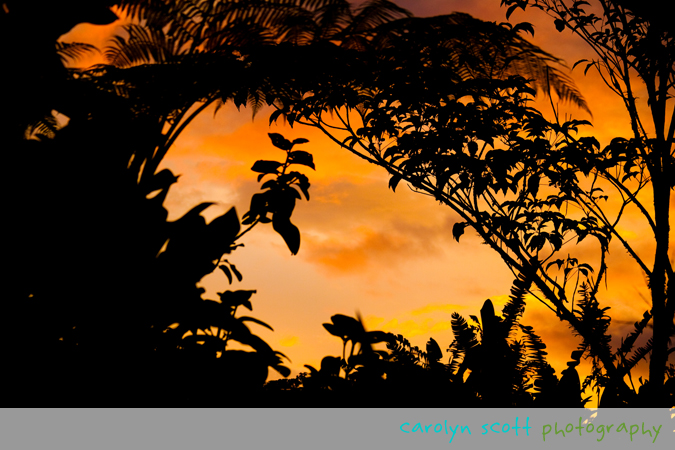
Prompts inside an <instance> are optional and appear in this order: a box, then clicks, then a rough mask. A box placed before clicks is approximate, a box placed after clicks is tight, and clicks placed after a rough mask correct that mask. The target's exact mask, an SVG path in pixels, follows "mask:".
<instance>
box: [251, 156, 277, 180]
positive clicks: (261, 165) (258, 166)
mask: <svg viewBox="0 0 675 450" xmlns="http://www.w3.org/2000/svg"><path fill="white" fill-rule="evenodd" d="M281 166H283V164H282V163H280V162H278V161H264V160H260V161H256V162H255V164H253V167H251V170H252V171H254V172H259V173H262V174H266V173H278V172H277V169H279V167H281ZM258 181H260V180H258Z"/></svg>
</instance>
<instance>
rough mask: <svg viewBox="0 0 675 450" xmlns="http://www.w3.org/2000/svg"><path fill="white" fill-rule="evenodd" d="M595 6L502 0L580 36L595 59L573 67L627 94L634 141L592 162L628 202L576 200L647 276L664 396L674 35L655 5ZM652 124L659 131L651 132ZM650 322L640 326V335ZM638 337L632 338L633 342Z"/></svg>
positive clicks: (655, 375)
mask: <svg viewBox="0 0 675 450" xmlns="http://www.w3.org/2000/svg"><path fill="white" fill-rule="evenodd" d="M593 3H594V4H593V5H592V4H591V3H589V2H586V1H573V2H572V1H565V0H532V1H530V0H503V1H502V4H503V5H505V6H508V11H507V17H508V16H509V15H511V14H512V13H513V12H514V11H515V10H516V9H518V8H521V9H526V8H528V7H532V8H537V9H539V10H541V11H543V12H545V13H546V14H548V15H549V16H551V17H552V18H553V19H554V24H555V27H556V29H557V30H558V31H560V32H563V31H565V30H571V31H572V32H573V33H574V34H576V35H577V36H578V37H580V38H581V39H582V40H583V41H584V42H585V43H586V44H587V45H588V46H589V47H590V48H591V49H592V50H593V51H594V52H595V54H596V55H597V58H595V59H592V60H580V61H577V62H576V63H575V66H576V65H579V64H585V69H584V74H585V73H586V72H588V70H589V69H591V68H594V69H596V70H597V72H598V74H599V75H600V76H601V77H602V79H603V81H604V82H605V84H606V86H607V87H608V88H609V89H610V90H611V91H612V92H613V93H614V94H616V95H617V96H619V97H620V98H621V99H622V101H623V103H624V105H625V107H626V111H627V113H628V117H629V119H630V124H631V131H632V135H631V136H630V137H628V138H624V137H616V138H614V139H613V140H612V141H611V142H610V144H609V145H608V146H607V147H606V148H605V150H604V152H605V153H607V154H609V155H611V157H610V158H607V159H605V158H600V159H599V160H589V163H590V166H589V168H591V167H592V171H593V174H594V177H597V178H600V179H603V180H605V181H606V182H607V183H606V184H608V185H609V186H612V187H613V188H614V189H615V190H616V192H617V193H618V194H619V195H620V196H621V197H622V200H623V206H622V207H621V210H620V212H619V214H618V216H617V218H616V220H615V221H612V220H610V219H608V217H607V215H606V213H605V209H604V208H601V207H600V206H599V205H598V204H597V203H595V202H592V201H581V202H576V204H577V205H578V206H580V207H581V208H582V209H583V210H584V212H585V213H586V214H587V215H588V216H589V218H593V219H594V220H596V221H597V222H598V223H600V224H603V225H604V226H606V227H608V229H609V230H610V231H611V233H612V235H613V236H614V237H615V238H616V239H617V240H618V241H619V242H620V243H621V245H622V246H623V247H624V248H625V249H626V250H627V252H628V253H629V255H630V256H631V257H632V258H633V260H634V261H635V262H636V263H637V265H638V267H639V269H640V270H641V271H642V272H643V273H644V274H645V275H646V277H647V278H648V279H649V289H650V291H651V301H652V309H651V311H648V312H647V313H645V316H644V317H647V314H648V315H649V316H650V317H651V319H652V321H653V329H654V333H653V337H652V339H650V341H649V343H648V344H647V347H646V348H645V349H647V348H649V349H650V350H651V358H650V380H651V381H652V386H654V393H653V395H654V398H659V397H660V396H662V395H663V394H666V391H664V390H663V386H664V377H665V374H666V370H665V369H666V365H667V360H668V355H670V354H671V353H672V352H673V348H670V349H669V348H668V346H669V345H670V338H671V337H672V336H673V334H675V326H674V325H673V318H674V317H675V302H674V301H672V298H671V297H672V295H671V293H670V291H671V286H672V282H671V280H672V278H673V269H672V266H671V261H670V259H669V256H668V252H669V248H670V245H669V236H668V229H669V228H670V225H669V216H670V195H671V190H672V188H673V181H672V180H673V174H672V171H673V148H672V145H673V142H674V141H673V139H674V135H675V116H672V117H671V119H670V124H668V111H667V110H668V105H667V102H668V101H669V100H670V99H672V97H673V93H674V91H675V70H674V67H675V65H674V64H675V39H674V36H673V32H672V27H670V26H669V25H668V24H667V23H666V22H665V21H664V19H663V17H662V15H661V13H660V11H659V10H658V8H656V6H655V5H647V4H645V3H640V2H634V1H630V0H598V1H596V2H593ZM641 87H644V88H645V90H646V98H645V100H646V105H644V106H646V108H643V107H642V106H643V105H640V104H639V101H638V96H637V95H636V92H638V91H639V90H640V89H641ZM650 122H651V123H650ZM650 128H651V129H652V130H653V131H649V130H650ZM643 188H647V189H649V190H650V191H651V192H650V194H651V195H652V197H653V205H648V204H643V203H642V201H641V198H640V197H638V193H639V192H640V191H641V190H642V189H643ZM628 204H633V205H635V206H637V208H638V210H639V212H640V213H641V214H642V217H643V219H644V221H645V223H646V224H647V225H648V226H649V228H651V230H652V231H653V232H654V244H655V247H656V254H655V256H654V262H653V264H652V265H650V264H649V263H648V262H647V261H646V260H645V259H644V256H643V255H641V254H640V253H641V252H639V251H638V250H637V249H636V248H634V247H633V246H632V245H631V243H630V242H629V239H628V238H627V237H625V236H622V235H621V233H619V232H618V231H617V228H616V224H617V223H618V221H619V219H620V217H621V215H622V212H623V210H624V207H625V206H627V205H628ZM603 262H604V261H603ZM601 269H604V265H601ZM592 291H593V292H595V291H597V290H592ZM647 320H649V319H647ZM645 325H646V323H645ZM644 327H645V326H644V325H642V326H641V327H639V328H636V330H638V331H637V332H638V334H639V333H641V332H642V330H644ZM634 339H635V337H631V339H629V341H630V343H631V344H632V343H634V342H635V340H634ZM624 350H625V349H624ZM645 353H646V352H637V353H636V355H635V356H636V357H637V358H638V359H640V358H641V357H642V356H644V354H645ZM632 361H635V360H632ZM620 365H621V366H622V367H620V368H619V376H620V374H621V373H626V372H627V369H628V368H629V367H632V364H631V363H628V364H627V365H626V361H625V360H623V359H622V361H621V362H620Z"/></svg>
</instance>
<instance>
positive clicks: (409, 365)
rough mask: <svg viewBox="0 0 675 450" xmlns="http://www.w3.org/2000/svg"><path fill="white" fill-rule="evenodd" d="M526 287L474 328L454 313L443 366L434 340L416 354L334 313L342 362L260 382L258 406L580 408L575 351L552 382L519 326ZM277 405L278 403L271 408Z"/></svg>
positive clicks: (528, 331) (528, 332) (531, 337)
mask: <svg viewBox="0 0 675 450" xmlns="http://www.w3.org/2000/svg"><path fill="white" fill-rule="evenodd" d="M527 285H528V283H527V282H526V281H525V279H524V278H519V279H516V280H515V282H514V287H513V288H512V295H511V297H510V299H509V301H508V303H507V304H506V305H505V306H504V309H503V311H502V314H503V317H500V316H497V315H496V314H495V312H494V307H493V305H492V302H491V301H490V300H487V301H486V302H485V303H484V305H483V308H482V309H481V317H480V319H479V318H478V317H476V316H471V318H472V320H473V322H474V324H475V325H469V324H468V323H467V322H466V320H465V319H464V318H463V317H462V316H460V315H459V314H457V313H453V314H452V330H453V333H454V335H455V339H454V341H453V342H452V344H451V345H450V347H449V348H448V349H447V351H448V352H449V353H450V354H451V356H450V359H449V361H448V363H447V364H446V363H443V362H441V359H442V358H443V353H442V352H441V349H440V347H439V345H438V343H437V342H436V341H435V340H434V339H433V338H430V339H429V342H428V343H427V347H426V351H422V350H421V349H419V348H417V347H412V346H411V345H410V343H409V342H408V340H407V339H405V338H404V337H403V336H402V335H397V336H395V335H393V334H391V333H383V332H381V331H366V330H365V328H364V326H363V323H362V322H361V319H360V318H358V317H357V318H356V319H354V318H351V317H348V316H344V315H341V314H337V315H335V316H333V317H331V322H332V323H326V324H324V328H326V330H327V331H328V332H329V333H331V334H332V335H334V336H337V337H339V338H340V339H341V340H342V342H343V353H342V356H341V357H340V356H326V357H324V358H323V360H322V361H321V368H320V369H319V370H317V369H315V368H314V367H312V366H305V367H307V368H308V369H309V373H301V374H300V375H299V376H298V377H296V378H295V379H292V380H291V381H290V382H282V383H278V382H277V383H275V382H270V383H267V388H266V394H267V395H268V397H267V401H268V402H269V403H263V405H268V406H269V405H273V406H281V405H282V404H285V405H294V406H348V407H355V406H356V407H373V406H378V407H382V406H388V407H436V408H438V407H453V408H457V407H462V408H464V407H561V406H563V407H582V406H583V405H584V404H585V403H586V402H587V401H588V399H589V398H590V397H588V398H586V399H584V400H582V399H581V393H582V392H583V390H582V386H581V383H580V381H579V375H578V374H577V372H576V369H575V367H576V366H577V365H578V364H579V360H580V358H581V355H582V352H581V351H575V352H573V353H572V361H571V362H570V363H568V368H567V369H566V370H565V371H563V373H562V377H561V378H560V380H559V379H558V377H557V376H556V375H555V370H554V369H553V368H551V366H550V365H549V364H548V363H547V362H546V351H545V350H544V349H545V348H546V345H545V344H543V343H542V342H541V339H540V338H539V337H538V336H537V335H536V334H535V333H534V331H533V329H532V327H529V326H524V325H520V324H519V323H518V321H519V317H520V315H522V312H523V311H524V307H525V301H524V295H525V292H526V288H527ZM514 313H515V314H514ZM516 330H521V331H522V336H523V340H520V339H516V337H515V335H514V337H510V336H511V333H512V332H515V331H516ZM380 342H384V343H386V345H387V350H386V351H384V350H375V349H374V348H373V345H374V344H377V343H380ZM347 349H349V353H347ZM584 389H585V386H584ZM281 393H283V396H281V395H279V394H281ZM402 393H410V394H411V395H408V394H402ZM275 395H277V396H276V397H275ZM282 399H283V402H284V403H275V401H276V402H279V401H281V400H282Z"/></svg>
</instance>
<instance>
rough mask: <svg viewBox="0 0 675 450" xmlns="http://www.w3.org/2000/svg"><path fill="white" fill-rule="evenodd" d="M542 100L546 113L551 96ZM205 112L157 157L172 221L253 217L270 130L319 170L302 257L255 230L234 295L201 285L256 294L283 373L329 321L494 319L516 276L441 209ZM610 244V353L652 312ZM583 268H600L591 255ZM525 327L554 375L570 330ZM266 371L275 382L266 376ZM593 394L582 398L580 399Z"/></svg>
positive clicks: (642, 229) (496, 16)
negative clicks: (167, 173)
mask: <svg viewBox="0 0 675 450" xmlns="http://www.w3.org/2000/svg"><path fill="white" fill-rule="evenodd" d="M396 3H397V4H399V5H400V6H402V7H404V8H407V9H409V10H410V11H411V12H413V13H414V14H415V15H417V16H432V15H439V14H447V13H450V12H453V11H460V12H466V13H469V14H471V15H473V16H474V17H477V18H480V19H483V20H490V21H496V22H503V21H506V18H505V13H506V10H505V9H504V8H500V6H499V4H500V1H499V0H398V1H396ZM510 21H511V23H514V24H515V23H518V22H521V21H528V22H531V23H532V24H533V25H534V28H535V36H534V38H532V39H531V41H532V42H533V43H535V44H536V45H538V46H540V47H542V48H543V49H544V50H547V51H549V52H550V53H553V54H554V55H556V56H558V57H561V58H563V59H565V60H566V61H567V63H568V65H569V66H570V67H571V66H572V64H574V62H575V61H576V60H578V59H582V58H590V57H592V54H591V53H590V49H589V48H588V47H587V46H586V45H585V44H584V43H583V42H582V41H581V40H580V39H578V38H575V37H574V36H573V35H572V34H571V33H569V32H565V33H559V32H558V31H556V29H555V27H554V26H553V23H552V19H550V18H548V17H547V16H545V14H544V13H542V12H540V11H537V10H533V11H528V12H526V13H524V12H522V11H520V10H519V11H518V12H516V13H514V14H513V15H512V16H511V19H510ZM117 26H118V24H113V25H110V26H93V25H79V26H78V27H76V28H75V29H73V30H72V31H71V33H69V34H68V35H65V36H63V37H62V40H64V41H79V42H82V41H86V42H91V43H94V44H96V45H98V46H99V47H101V48H102V47H103V46H104V45H105V41H106V40H107V39H108V37H109V36H110V35H111V34H112V33H113V32H114V31H115V29H116V28H117ZM93 62H97V61H96V60H95V57H92V59H89V60H83V61H82V62H81V64H85V65H86V64H91V63H93ZM573 77H574V80H575V81H576V83H577V85H578V87H579V88H580V90H581V92H582V94H583V95H584V96H585V98H586V99H587V101H588V104H589V106H590V109H591V111H592V113H593V118H591V117H590V116H589V115H588V114H587V113H585V112H583V111H582V110H579V109H574V108H572V107H570V106H566V105H563V106H562V110H563V111H566V112H568V113H572V114H573V115H574V116H575V117H576V118H578V119H587V120H590V121H591V122H592V123H593V125H594V128H593V129H591V128H588V129H587V130H586V132H585V133H586V134H593V135H594V136H596V137H597V138H598V140H599V141H600V143H601V145H603V146H604V145H607V144H608V143H609V140H610V139H611V138H613V137H615V136H625V137H628V135H629V132H630V128H629V123H628V115H627V113H626V112H625V109H624V107H623V104H622V102H621V100H620V99H619V98H618V97H615V96H614V94H613V93H612V92H610V91H609V89H607V88H606V87H605V86H604V84H603V83H602V81H601V79H600V78H599V77H598V76H597V75H596V74H595V73H594V72H593V71H592V70H591V71H589V72H588V76H583V66H581V67H577V68H576V69H575V71H574V73H573ZM638 95H640V93H639V92H638ZM537 105H539V106H541V108H542V110H543V111H546V112H547V113H548V112H549V111H550V106H548V101H545V102H544V101H539V102H538V103H537ZM213 112H214V111H213V108H211V109H209V110H207V111H206V112H204V113H203V114H202V115H201V116H200V117H199V118H198V119H197V120H195V121H194V122H193V123H192V125H191V126H190V127H188V129H187V130H186V131H185V132H184V133H183V134H182V135H181V137H180V138H179V139H178V140H177V142H176V144H175V145H174V147H173V148H172V149H171V150H170V152H169V154H168V156H167V157H166V158H165V161H164V167H168V168H170V169H171V170H172V171H173V172H174V173H175V174H180V175H181V177H180V180H179V182H178V183H177V184H176V185H174V186H173V187H172V188H171V191H170V193H169V196H168V198H167V201H166V203H165V205H166V206H167V208H168V209H169V220H175V219H177V218H179V217H180V216H181V215H183V214H184V213H185V212H187V211H188V210H189V209H190V208H192V207H193V206H195V205H197V204H198V203H200V202H204V201H215V202H218V204H217V205H216V206H212V207H211V208H209V209H207V211H206V212H205V213H204V215H205V216H206V217H207V219H211V218H213V217H215V216H217V215H220V214H222V213H223V212H225V211H226V210H228V209H229V208H230V207H231V206H235V207H236V209H237V212H238V214H239V216H240V217H241V216H242V215H243V214H244V213H245V212H246V211H247V210H248V205H249V201H250V198H251V195H252V194H253V193H255V192H257V191H258V189H259V184H258V183H257V182H256V174H254V173H253V172H251V170H250V168H251V166H252V165H253V163H254V162H255V161H256V160H259V159H279V158H281V157H282V156H283V152H281V151H280V150H278V149H276V148H275V147H273V146H272V145H271V143H270V140H269V138H268V136H267V133H270V132H275V133H281V134H283V135H284V136H285V137H287V138H289V139H295V138H299V137H303V138H307V139H309V141H310V142H309V143H308V144H303V145H302V147H301V149H303V150H306V151H308V152H310V153H312V154H313V155H314V161H315V164H316V171H312V170H311V169H307V170H304V173H306V174H307V175H308V176H309V179H310V182H311V184H312V185H311V188H310V195H311V199H310V201H309V202H307V201H304V199H303V201H299V202H298V203H297V206H296V210H295V212H294V214H293V218H292V221H293V222H294V223H295V224H296V225H297V226H298V227H299V228H300V231H301V234H302V241H301V245H300V251H299V253H298V255H296V256H292V255H291V254H290V252H289V250H288V249H287V247H286V246H285V244H284V242H283V240H282V238H281V237H280V236H279V235H278V234H276V233H275V232H274V231H273V230H272V227H271V225H259V226H258V227H256V229H255V230H253V231H252V232H251V233H249V234H247V235H246V236H245V237H244V239H243V242H244V244H245V247H244V248H240V249H238V250H237V251H236V252H234V253H233V254H232V255H229V258H228V259H229V260H230V261H231V262H233V263H234V264H236V266H237V268H238V269H239V270H240V271H241V273H242V274H243V276H244V279H243V281H242V282H241V283H236V282H235V284H233V285H232V286H229V285H228V281H227V278H226V277H225V275H224V274H222V273H221V272H220V271H217V272H215V273H214V274H212V275H210V276H208V277H206V278H204V279H203V280H202V285H203V287H205V288H206V290H207V294H206V297H207V298H216V292H222V291H223V290H226V289H256V290H257V294H256V295H254V296H253V298H252V299H251V300H252V304H253V312H252V313H250V315H252V316H254V317H256V318H259V319H261V320H263V321H265V322H267V323H269V324H270V325H271V326H272V327H273V328H274V330H275V331H274V332H270V331H269V330H266V329H264V328H262V327H258V326H256V325H251V327H252V329H253V331H254V332H256V333H257V334H258V335H259V336H261V337H262V338H263V339H264V340H265V341H267V342H268V343H269V344H270V345H271V346H272V347H273V348H274V349H275V350H279V351H281V352H283V353H285V354H286V355H287V356H288V357H289V358H290V359H291V360H292V362H290V363H288V366H289V367H290V368H291V369H292V376H295V375H296V374H297V373H298V372H301V371H304V370H305V369H304V367H303V365H304V364H310V365H312V366H314V367H317V368H318V367H319V365H320V361H321V358H322V357H323V356H327V355H339V354H341V351H342V344H341V341H340V339H339V338H337V337H334V336H331V335H330V334H329V333H328V332H327V331H326V330H325V329H324V328H323V327H322V323H325V322H329V321H330V317H331V316H332V315H334V314H338V313H340V314H346V315H350V316H354V314H355V313H356V312H357V311H359V312H360V314H361V316H362V317H363V318H364V321H365V324H366V328H367V329H369V330H383V331H390V332H393V333H395V334H398V333H400V334H403V335H404V336H405V337H406V338H408V339H409V340H410V341H411V343H412V344H413V345H418V346H419V347H420V348H424V347H425V344H426V342H427V340H428V339H429V338H430V337H433V338H434V339H435V340H436V341H437V342H438V343H439V345H440V346H441V348H442V349H446V348H448V346H449V345H450V344H451V342H452V340H453V335H452V331H451V329H450V315H451V313H452V312H454V311H457V312H459V313H460V314H462V315H463V316H464V317H465V318H466V319H467V320H468V316H469V315H470V314H475V315H478V314H479V310H480V308H481V306H482V304H483V302H484V301H485V300H486V299H488V298H489V299H492V301H493V302H494V303H495V306H496V309H497V311H500V310H501V306H502V305H503V304H504V303H505V301H506V299H507V298H508V294H509V290H510V288H511V283H512V281H513V275H512V274H511V273H510V272H509V270H508V269H507V268H506V265H505V264H504V263H503V262H502V261H501V259H500V258H499V257H498V256H497V254H496V253H494V252H493V251H492V250H491V249H490V248H488V247H487V246H486V245H483V244H482V243H481V240H480V238H478V237H477V236H476V235H475V233H472V232H471V231H470V230H468V229H467V233H466V234H465V235H464V236H463V237H462V239H461V240H460V242H459V243H457V242H456V241H454V240H453V239H452V233H451V230H452V225H453V224H454V223H455V222H457V221H458V220H459V219H458V217H457V216H456V215H455V214H454V213H453V212H452V211H450V209H449V208H447V207H443V206H439V205H438V204H436V203H435V202H434V201H433V200H432V199H430V198H428V197H425V196H421V195H419V194H414V193H412V192H411V191H410V190H409V189H408V188H407V187H406V186H404V185H403V184H401V185H400V186H399V187H398V189H397V191H396V193H393V192H392V191H391V190H390V189H388V188H387V180H388V176H387V174H386V173H385V171H384V170H383V169H381V168H379V167H376V166H374V165H371V164H368V163H367V162H365V161H362V160H359V159H358V158H356V157H355V156H353V155H351V154H349V153H347V152H346V151H344V150H341V149H340V148H338V147H337V146H336V145H335V144H333V143H332V142H331V141H329V139H328V138H327V137H325V136H323V134H322V133H321V132H320V131H319V130H316V129H312V128H307V127H303V126H296V127H295V128H290V127H287V126H283V125H282V124H281V122H279V124H277V125H272V126H271V127H270V126H268V117H269V113H270V110H262V111H260V112H259V113H258V115H257V116H256V118H255V120H252V118H251V110H250V109H244V108H242V110H241V111H237V109H236V108H235V107H234V106H232V105H231V104H228V105H226V106H225V107H223V108H222V109H221V110H220V111H219V112H218V114H217V115H216V116H215V118H214V114H213ZM647 203H649V201H648V198H647ZM622 230H625V235H626V236H627V237H629V238H630V239H631V242H632V243H634V244H635V246H636V248H638V249H640V251H641V255H642V256H643V257H644V259H645V260H646V261H650V262H651V260H652V257H653V253H652V252H653V250H652V249H651V247H650V235H651V232H648V230H647V227H646V224H645V223H644V221H642V220H641V219H640V217H639V216H638V215H637V214H635V211H633V210H631V211H629V215H628V216H627V217H625V219H624V222H622ZM617 244H618V243H617V242H613V244H612V247H611V254H610V260H609V273H608V288H607V289H605V288H604V287H603V288H602V289H601V291H600V294H599V300H600V302H601V304H602V305H603V306H611V307H612V309H611V310H610V315H611V316H612V319H613V325H612V328H611V329H610V331H611V332H612V335H613V337H614V340H613V347H614V348H616V346H617V344H618V342H619V338H620V337H622V336H625V335H626V334H627V332H629V331H630V330H631V329H632V325H631V324H632V323H633V322H635V321H636V320H638V319H640V318H641V317H642V313H643V312H644V311H645V310H647V309H649V305H650V303H649V302H648V300H647V299H648V290H647V287H646V282H645V279H644V277H643V275H642V274H641V272H640V271H639V268H638V266H637V265H636V264H635V263H634V262H632V261H631V260H630V258H629V257H628V256H627V254H626V252H625V251H624V250H623V249H621V248H620V247H619V246H618V245H617ZM572 250H573V248H572ZM584 252H585V251H584V249H583V248H582V249H580V250H579V253H578V255H576V256H578V257H580V258H582V257H583V256H584V255H590V253H584ZM572 256H575V255H572ZM586 262H589V263H591V264H595V263H596V261H594V260H592V259H589V260H587V261H586ZM622 321H623V322H622ZM618 322H621V323H618ZM625 322H628V323H625ZM521 323H523V324H526V325H531V326H533V327H534V330H535V332H536V333H538V334H539V335H540V336H541V337H542V339H543V341H544V342H545V343H546V344H547V346H548V351H549V362H550V363H551V364H552V365H553V367H554V368H555V369H556V373H557V374H558V375H560V372H561V371H562V370H563V369H564V368H565V367H566V362H567V361H568V360H569V356H570V353H571V352H572V351H573V350H575V347H576V345H577V343H578V340H577V339H576V338H575V337H574V336H573V335H572V333H571V331H570V330H569V328H568V327H567V326H566V324H565V323H563V322H560V321H559V320H558V319H557V318H556V317H555V316H554V315H553V313H552V312H550V311H549V310H548V309H546V308H544V307H543V306H541V305H540V304H538V303H537V302H536V301H534V300H532V301H529V302H528V304H527V307H526V312H525V315H524V317H523V319H522V320H521ZM641 342H643V341H641ZM448 356H449V355H448ZM444 362H447V357H446V358H444ZM587 373H588V365H587V364H584V365H582V366H581V369H580V375H581V377H582V380H583V377H584V376H585V375H586V374H587ZM645 374H646V364H645V363H644V362H643V363H641V364H640V366H639V367H638V368H637V370H636V371H634V381H635V382H636V383H637V381H636V380H637V376H639V375H643V376H644V375H645ZM270 375H271V377H270V378H277V377H279V375H278V374H277V373H276V372H274V371H271V373H270ZM588 395H591V392H590V391H588V390H587V391H586V393H585V396H588Z"/></svg>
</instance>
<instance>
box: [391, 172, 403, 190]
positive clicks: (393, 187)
mask: <svg viewBox="0 0 675 450" xmlns="http://www.w3.org/2000/svg"><path fill="white" fill-rule="evenodd" d="M401 179H402V178H401V177H400V176H398V175H393V176H392V177H391V178H390V179H389V187H390V188H391V190H392V191H394V192H396V186H398V183H400V182H401Z"/></svg>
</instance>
